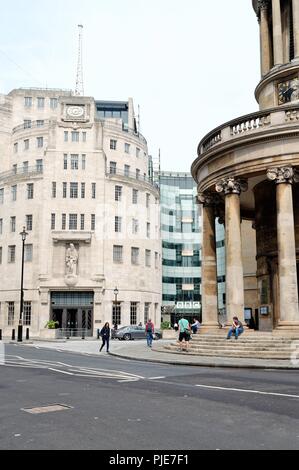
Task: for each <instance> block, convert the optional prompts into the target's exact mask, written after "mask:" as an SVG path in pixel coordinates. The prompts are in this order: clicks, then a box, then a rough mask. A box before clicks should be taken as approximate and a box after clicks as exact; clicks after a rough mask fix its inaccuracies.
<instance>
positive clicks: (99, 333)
mask: <svg viewBox="0 0 299 470" xmlns="http://www.w3.org/2000/svg"><path fill="white" fill-rule="evenodd" d="M100 337H101V332H100V330H98V339H100Z"/></svg>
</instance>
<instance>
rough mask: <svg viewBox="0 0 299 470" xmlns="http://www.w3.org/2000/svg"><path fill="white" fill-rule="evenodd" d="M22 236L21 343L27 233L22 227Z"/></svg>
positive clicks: (21, 335)
mask: <svg viewBox="0 0 299 470" xmlns="http://www.w3.org/2000/svg"><path fill="white" fill-rule="evenodd" d="M20 235H21V237H22V274H21V301H20V321H19V326H18V342H19V343H21V342H22V341H23V310H24V289H23V284H24V255H25V241H26V238H27V235H28V233H27V232H26V230H25V227H23V232H21V233H20Z"/></svg>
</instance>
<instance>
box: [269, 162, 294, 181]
mask: <svg viewBox="0 0 299 470" xmlns="http://www.w3.org/2000/svg"><path fill="white" fill-rule="evenodd" d="M267 177H268V179H269V180H270V181H275V183H276V184H283V183H284V184H293V183H298V182H299V173H298V171H296V170H294V168H293V167H292V166H284V167H276V168H269V170H268V171H267Z"/></svg>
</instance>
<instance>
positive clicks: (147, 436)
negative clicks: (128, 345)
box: [0, 345, 299, 451]
mask: <svg viewBox="0 0 299 470" xmlns="http://www.w3.org/2000/svg"><path fill="white" fill-rule="evenodd" d="M0 377H1V380H0V423H1V426H0V449H26V450H31V449H34V450H37V449H50V450H54V449H86V450H88V449H99V450H120V451H121V450H176V451H179V450H194V449H195V450H216V449H220V450H226V449H298V448H299V378H298V371H271V370H267V371H266V370H244V369H216V368H211V369H209V368H197V367H186V366H170V365H162V364H150V363H141V362H134V361H126V360H123V359H117V358H114V357H111V356H107V355H105V354H104V355H102V356H98V357H95V356H86V355H79V354H74V353H66V352H57V351H50V350H42V349H35V348H32V347H28V346H19V345H6V347H5V365H2V366H1V365H0ZM54 404H61V405H66V406H68V407H69V408H67V409H65V410H63V411H56V412H51V413H41V414H31V413H29V412H28V409H31V408H36V407H38V408H39V407H43V406H47V405H54Z"/></svg>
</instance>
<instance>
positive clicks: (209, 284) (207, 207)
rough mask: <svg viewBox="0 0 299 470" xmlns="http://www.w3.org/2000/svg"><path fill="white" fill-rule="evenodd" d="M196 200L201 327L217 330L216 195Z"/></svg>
mask: <svg viewBox="0 0 299 470" xmlns="http://www.w3.org/2000/svg"><path fill="white" fill-rule="evenodd" d="M198 200H199V202H200V203H201V204H202V206H203V211H202V219H203V241H202V263H201V279H202V281H201V294H202V325H203V327H206V328H208V329H209V328H212V329H213V328H218V284H217V252H216V227H215V204H216V202H217V201H218V200H219V196H218V194H212V193H199V195H198Z"/></svg>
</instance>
